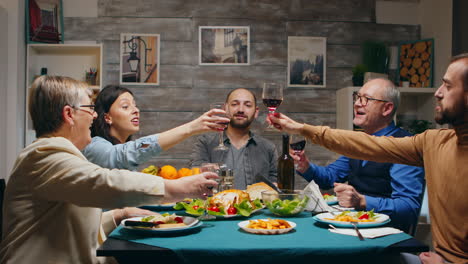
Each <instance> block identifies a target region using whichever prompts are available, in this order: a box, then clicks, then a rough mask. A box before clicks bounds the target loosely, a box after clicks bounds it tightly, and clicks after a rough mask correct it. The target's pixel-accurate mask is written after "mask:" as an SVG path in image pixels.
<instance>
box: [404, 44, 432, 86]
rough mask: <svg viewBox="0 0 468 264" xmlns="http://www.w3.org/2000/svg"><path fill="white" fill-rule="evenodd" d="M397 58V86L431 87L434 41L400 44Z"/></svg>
mask: <svg viewBox="0 0 468 264" xmlns="http://www.w3.org/2000/svg"><path fill="white" fill-rule="evenodd" d="M398 57H399V63H398V73H399V75H398V76H399V86H409V87H432V86H433V71H434V39H423V40H418V41H413V42H405V43H400V44H399V46H398ZM404 82H406V83H404Z"/></svg>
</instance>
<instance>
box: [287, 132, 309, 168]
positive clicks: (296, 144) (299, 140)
mask: <svg viewBox="0 0 468 264" xmlns="http://www.w3.org/2000/svg"><path fill="white" fill-rule="evenodd" d="M290 137H291V139H290V143H289V146H290V148H291V150H292V153H291V154H293V156H294V169H296V170H298V168H299V163H301V161H303V159H304V157H305V155H304V149H305V146H306V139H305V137H304V136H303V135H300V134H293V135H291V136H290ZM296 157H297V158H299V159H297V158H296Z"/></svg>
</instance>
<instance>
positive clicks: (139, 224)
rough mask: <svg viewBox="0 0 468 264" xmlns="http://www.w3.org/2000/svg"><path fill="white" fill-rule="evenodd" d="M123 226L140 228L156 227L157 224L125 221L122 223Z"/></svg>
mask: <svg viewBox="0 0 468 264" xmlns="http://www.w3.org/2000/svg"><path fill="white" fill-rule="evenodd" d="M124 225H125V226H142V227H158V226H159V224H156V223H153V222H142V221H134V220H127V221H125V222H124Z"/></svg>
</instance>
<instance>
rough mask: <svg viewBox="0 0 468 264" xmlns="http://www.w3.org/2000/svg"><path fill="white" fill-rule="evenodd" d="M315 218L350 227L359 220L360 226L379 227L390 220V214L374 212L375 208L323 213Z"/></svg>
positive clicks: (327, 222)
mask: <svg viewBox="0 0 468 264" xmlns="http://www.w3.org/2000/svg"><path fill="white" fill-rule="evenodd" d="M313 218H314V220H316V221H318V222H321V223H325V224H331V225H334V226H337V227H350V228H353V227H354V226H353V225H352V224H351V222H357V225H358V226H359V227H377V226H382V225H385V224H387V223H388V222H390V217H389V216H388V215H386V214H379V213H374V210H371V211H343V212H334V213H321V214H318V215H316V216H314V217H313Z"/></svg>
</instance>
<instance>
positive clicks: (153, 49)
mask: <svg viewBox="0 0 468 264" xmlns="http://www.w3.org/2000/svg"><path fill="white" fill-rule="evenodd" d="M159 57H160V36H159V34H137V33H122V34H120V84H138V85H159V68H160V66H159Z"/></svg>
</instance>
